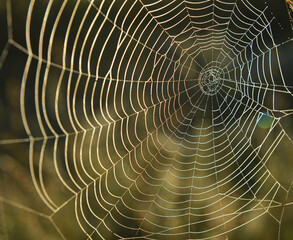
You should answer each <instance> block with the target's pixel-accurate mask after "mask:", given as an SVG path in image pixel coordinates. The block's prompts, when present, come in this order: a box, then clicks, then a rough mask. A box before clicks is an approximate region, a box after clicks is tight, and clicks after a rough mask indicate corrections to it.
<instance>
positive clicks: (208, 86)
mask: <svg viewBox="0 0 293 240" xmlns="http://www.w3.org/2000/svg"><path fill="white" fill-rule="evenodd" d="M222 84H223V71H222V70H221V69H220V68H216V67H212V68H209V69H203V70H202V71H201V73H200V76H199V86H200V88H201V90H202V91H203V93H205V94H206V95H210V96H212V95H214V94H216V93H217V92H218V91H219V90H220V89H221V87H222Z"/></svg>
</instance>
